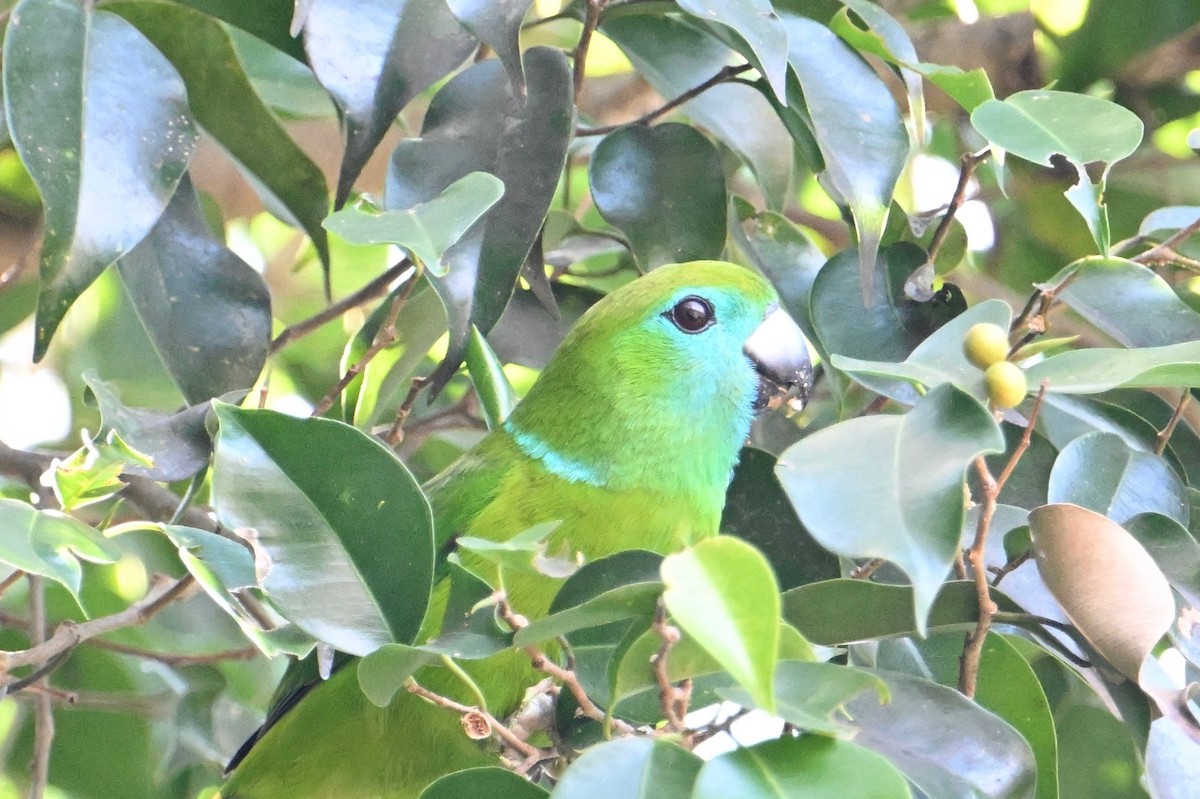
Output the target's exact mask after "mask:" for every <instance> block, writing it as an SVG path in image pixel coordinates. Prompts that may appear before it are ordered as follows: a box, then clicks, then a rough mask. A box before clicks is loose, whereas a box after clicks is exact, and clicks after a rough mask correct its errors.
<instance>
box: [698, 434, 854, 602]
mask: <svg viewBox="0 0 1200 799" xmlns="http://www.w3.org/2000/svg"><path fill="white" fill-rule="evenodd" d="M775 461H776V459H775V457H774V456H773V455H771V454H770V453H768V452H763V451H762V450H759V449H753V448H751V447H745V448H743V449H742V452H741V455H740V456H739V458H738V464H737V467H736V468H735V469H734V471H733V479H732V480H731V481H730V482H729V489H728V490H727V491H726V493H725V509H724V510H723V511H722V513H721V532H722V533H724V534H726V535H733V536H736V537H738V538H740V539H742V540H744V541H749V542H750V543H751V544H753V545H754V546H755V547H757V548H758V549H759V551H761V552H762V553H763V555H765V556H766V558H767V560H768V561H770V563H771V568H772V570H774V572H775V576H776V578H777V579H778V581H779V586H780V588H782V589H783V590H785V591H786V590H787V589H789V588H795V587H796V586H798V585H804V584H805V583H813V582H816V581H818V580H828V579H831V578H833V577H837V576H838V574H839V569H838V560H837V557H836V556H835V555H832V554H831V553H830V552H828V551H827V550H825V549H823V548H822V547H821V546H820V545H819V544H817V542H816V541H814V540H813V537H812V536H811V535H809V533H808V531H807V530H805V529H804V525H802V524H801V523H800V519H799V518H797V516H796V509H795V508H793V507H792V503H791V502H789V501H788V498H787V494H786V493H784V491H783V486H781V485H780V484H779V478H778V477H776V476H775Z"/></svg>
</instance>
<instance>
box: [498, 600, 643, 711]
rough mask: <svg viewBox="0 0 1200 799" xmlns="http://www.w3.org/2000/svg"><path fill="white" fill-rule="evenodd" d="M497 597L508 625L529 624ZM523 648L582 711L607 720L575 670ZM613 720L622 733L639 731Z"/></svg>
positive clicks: (543, 653) (502, 615) (528, 647)
mask: <svg viewBox="0 0 1200 799" xmlns="http://www.w3.org/2000/svg"><path fill="white" fill-rule="evenodd" d="M495 599H496V610H497V612H498V613H499V614H500V618H502V619H504V621H505V623H507V624H508V626H509V627H511V628H512V629H513V631H517V630H520V629H521V628H522V627H525V626H527V625H528V624H529V622H528V621H527V620H525V619H524V618H523V617H521V616H518V615H517V614H516V613H514V612H513V609H512V606H510V605H509V604H508V600H506V599H505V598H504V595H503V594H497V595H496V597H495ZM522 648H523V649H524V650H525V653H526V654H527V655H529V661H530V663H531V664H532V665H533V667H534V668H535V669H537V670H538V671H540V672H542V673H543V674H547V675H549V676H551V677H553V678H554V679H556V680H558V681H559V682H560V683H562V684H563V685H564V686H566V688H567V690H569V691H570V692H571V695H572V696H574V697H575V701H576V702H578V703H579V712H580V713H582V714H583V715H585V716H587V717H588V718H590V719H595V720H596V721H599V722H604V721H605V719H606V716H605V714H604V711H603V710H601V709H600V708H598V707H596V703H595V702H593V701H592V699H591V697H589V696H588V695H587V691H585V690H584V688H583V685H582V684H580V682H579V678H578V677H577V676H576V675H575V672H573V671H571V670H569V669H564V668H563V667H562V666H560V665H558V664H557V663H555V662H554V661H553V660H551V659H550V658H549V657H547V656H546V653H545V652H543V651H542V650H541V649H539V648H538V647H536V646H534V645H530V646H526V647H522ZM612 722H613V726H614V727H615V728H616V729H617V730H618V731H620V732H621V733H622V734H625V735H633V734H635V733H636V732H637V731H636V730H635V729H634V728H633V727H631V726H630V725H629V724H626V723H625V722H624V721H621V720H620V719H616V718H614V719H613V720H612Z"/></svg>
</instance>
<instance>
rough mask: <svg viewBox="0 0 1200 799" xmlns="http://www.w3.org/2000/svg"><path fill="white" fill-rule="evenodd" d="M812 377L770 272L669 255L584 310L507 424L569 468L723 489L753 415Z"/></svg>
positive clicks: (675, 488)
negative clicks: (674, 259) (674, 260)
mask: <svg viewBox="0 0 1200 799" xmlns="http://www.w3.org/2000/svg"><path fill="white" fill-rule="evenodd" d="M811 383H812V365H811V363H810V361H809V356H808V348H807V345H806V343H805V340H804V336H803V334H802V333H801V332H800V329H799V328H798V327H797V326H796V324H795V322H793V321H792V319H791V318H790V317H789V316H788V315H787V314H786V313H784V312H783V311H782V310H781V309H780V307H779V300H778V297H777V296H776V294H775V291H774V289H772V288H771V286H770V284H769V283H767V281H766V280H764V279H763V278H762V277H761V276H759V275H758V274H756V273H754V272H751V271H750V270H748V269H743V268H742V267H739V266H736V265H734V264H729V263H723V262H718V261H695V262H691V263H684V264H675V265H671V266H664V267H661V268H659V269H656V270H654V271H653V272H651V273H650V274H648V275H645V276H643V277H641V278H638V279H637V280H634V281H632V282H631V283H629V284H627V285H625V286H623V287H621V288H620V289H618V290H616V291H614V292H612V293H611V294H609V295H608V296H606V297H605V298H604V299H602V300H600V301H599V302H598V303H596V304H595V305H594V306H593V307H592V308H591V309H589V310H588V312H587V313H585V314H584V315H583V317H582V318H581V319H580V321H579V322H578V324H577V325H576V326H575V327H574V328H573V329H572V331H571V332H570V333H569V334H568V336H567V338H566V339H565V340H564V341H563V344H562V346H561V347H560V348H559V350H558V352H557V353H556V354H555V356H554V358H553V359H551V361H550V363H549V364H548V365H547V366H546V369H545V370H544V371H543V373H542V375H541V377H540V378H539V379H538V381H537V382H536V383H535V384H534V385H533V387H532V388H531V389H530V391H529V393H528V395H527V396H526V397H525V399H524V400H523V401H522V402H521V403H520V405H518V406H517V408H516V409H515V410H514V411H513V414H512V415H511V416H510V418H509V419H508V421H507V422H506V423H505V429H506V430H508V432H509V433H510V434H511V435H512V436H513V438H514V439H515V440H516V441H517V443H518V445H519V446H520V447H521V448H522V450H524V451H525V452H526V454H528V455H530V456H531V457H534V458H537V459H539V460H541V461H542V462H543V463H544V464H546V465H547V467H548V468H551V469H552V470H553V471H556V472H558V473H559V474H560V476H563V477H566V478H567V479H570V480H574V481H579V482H587V483H592V484H594V485H598V486H604V487H608V488H613V489H617V490H620V489H625V488H630V487H646V486H654V487H655V489H656V490H659V491H661V492H664V493H676V494H679V493H703V494H704V495H705V496H709V495H719V496H721V497H723V496H724V490H725V486H726V484H727V483H728V480H729V476H730V474H731V471H732V468H733V465H734V464H735V462H736V460H737V454H738V451H739V450H740V448H741V445H742V443H743V441H744V440H745V438H746V436H747V435H748V433H749V429H750V422H751V420H752V418H753V416H754V414H755V413H757V412H758V411H761V410H763V409H764V408H766V407H767V406H768V404H770V402H771V400H772V399H773V398H775V397H777V396H779V395H780V394H781V393H786V392H795V393H796V394H797V395H798V397H799V399H800V401H803V400H804V399H806V397H807V393H808V390H809V388H810V386H811Z"/></svg>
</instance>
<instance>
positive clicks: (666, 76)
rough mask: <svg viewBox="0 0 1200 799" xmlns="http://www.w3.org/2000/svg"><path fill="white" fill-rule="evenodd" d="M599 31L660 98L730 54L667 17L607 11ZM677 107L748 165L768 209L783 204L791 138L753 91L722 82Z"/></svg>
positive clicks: (699, 78) (700, 77) (697, 80)
mask: <svg viewBox="0 0 1200 799" xmlns="http://www.w3.org/2000/svg"><path fill="white" fill-rule="evenodd" d="M724 5H730V4H724ZM600 30H601V32H602V33H604V34H605V35H606V36H608V37H609V38H611V39H612V40H613V41H614V42H616V44H617V45H618V46H619V47H620V48H621V50H622V51H623V52H624V53H625V54H626V55H627V56H628V57H629V60H630V61H632V62H633V64H634V66H635V67H636V68H637V70H638V73H639V74H641V75H642V77H644V78H645V79H646V81H647V82H648V83H649V84H650V85H651V86H653V87H654V89H655V91H657V92H658V93H659V94H661V95H662V96H663V97H677V96H679V95H681V94H683V93H684V92H686V91H688V90H689V89H692V88H694V87H695V86H697V85H699V84H701V83H703V82H704V81H706V80H708V79H709V78H711V77H712V76H713V75H715V74H717V73H718V72H719V71H720V70H722V69H724V68H725V67H726V66H727V65H728V64H729V60H730V57H731V55H732V54H731V52H730V50H729V48H727V47H726V46H724V45H723V44H721V43H720V42H719V41H717V40H716V39H715V38H714V37H712V36H709V35H706V34H705V33H704V32H703V31H701V30H698V29H697V28H695V27H693V26H691V25H689V24H687V23H685V22H684V21H682V20H680V19H677V18H675V17H671V16H658V15H651V14H641V15H629V16H620V15H617V14H613V13H609V14H606V15H605V16H604V17H603V18H602V19H601V25H600ZM768 93H770V92H769V91H768ZM772 97H773V95H772ZM681 110H682V111H683V113H685V114H686V115H687V116H688V118H689V119H692V120H694V121H695V122H696V123H697V124H698V125H701V126H703V127H704V128H705V129H706V130H709V131H711V132H712V134H713V135H714V136H716V137H717V138H718V139H720V140H721V141H722V142H724V143H725V144H727V145H728V146H729V147H730V148H731V149H732V150H733V151H734V152H736V153H737V154H738V155H739V156H741V158H742V159H743V160H744V161H745V162H746V163H747V164H749V165H750V168H751V169H752V170H754V174H755V177H757V178H758V182H759V185H761V186H762V187H763V194H764V195H765V199H766V201H767V205H768V206H769V207H771V208H775V209H780V208H782V207H783V206H784V204H785V203H786V202H787V201H788V197H789V195H790V186H791V175H792V142H791V139H790V137H789V135H788V132H787V130H785V128H784V126H783V124H782V123H781V122H780V120H779V117H778V115H777V114H776V113H775V112H774V111H773V109H772V104H771V103H770V102H768V100H767V99H766V98H765V97H764V96H763V94H762V93H761V92H760V91H759V90H758V89H756V88H754V87H751V86H745V85H742V84H736V83H730V84H722V85H720V86H715V87H713V88H712V89H709V90H708V91H706V92H704V93H703V94H701V95H700V96H699V97H696V98H694V99H692V100H690V101H688V102H687V103H685V104H684V105H683V107H682V109H681Z"/></svg>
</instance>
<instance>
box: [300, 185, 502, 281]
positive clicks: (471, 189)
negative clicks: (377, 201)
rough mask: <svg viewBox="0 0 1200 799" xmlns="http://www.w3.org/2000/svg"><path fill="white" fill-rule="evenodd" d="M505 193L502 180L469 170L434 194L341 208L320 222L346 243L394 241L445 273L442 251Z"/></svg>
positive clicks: (443, 274)
mask: <svg viewBox="0 0 1200 799" xmlns="http://www.w3.org/2000/svg"><path fill="white" fill-rule="evenodd" d="M502 196H504V184H503V183H501V182H500V180H499V179H497V178H496V177H494V176H492V175H489V174H487V173H486V172H471V173H470V174H468V175H464V176H463V177H461V178H459V179H458V180H456V181H454V182H453V183H451V184H450V185H449V186H447V187H446V189H445V191H443V192H442V193H441V194H439V195H438V196H436V197H434V198H433V199H431V200H429V201H427V202H423V203H418V204H417V205H414V206H412V207H411V208H405V209H403V210H400V211H383V212H382V213H375V212H371V211H367V210H364V209H362V208H344V209H342V210H341V211H338V212H336V213H334V214H331V215H330V216H329V217H327V218H326V219H325V221H324V223H323V224H324V226H325V227H326V228H327V229H328V230H329V231H331V232H333V233H336V234H337V235H339V236H341V237H342V238H343V239H345V240H346V241H348V242H350V243H351V244H385V243H390V244H396V245H399V246H400V247H402V248H403V249H405V250H406V251H408V252H409V253H410V254H411V256H412V257H413V259H414V260H416V261H420V262H421V263H423V264H424V265H425V267H426V268H427V269H428V270H429V271H430V272H432V273H433V274H435V275H437V276H439V277H445V276H446V264H444V263H443V262H442V256H443V253H445V252H446V250H447V249H449V248H450V246H451V245H453V244H454V243H455V242H456V241H458V240H459V239H460V238H462V236H463V234H464V233H466V232H467V230H468V229H470V227H471V226H472V225H474V224H475V223H476V222H477V221H479V218H480V217H481V216H483V215H484V214H485V213H486V212H487V210H488V209H489V208H491V207H492V206H493V205H495V204H496V202H497V201H498V200H499V199H500V198H501V197H502Z"/></svg>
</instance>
